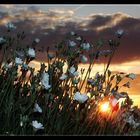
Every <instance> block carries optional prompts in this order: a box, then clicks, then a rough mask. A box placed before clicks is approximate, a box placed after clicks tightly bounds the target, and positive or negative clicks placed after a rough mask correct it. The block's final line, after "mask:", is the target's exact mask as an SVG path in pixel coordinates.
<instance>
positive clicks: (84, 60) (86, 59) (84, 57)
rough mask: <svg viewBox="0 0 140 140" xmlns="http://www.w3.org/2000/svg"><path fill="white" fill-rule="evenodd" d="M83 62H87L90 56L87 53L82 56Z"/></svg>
mask: <svg viewBox="0 0 140 140" xmlns="http://www.w3.org/2000/svg"><path fill="white" fill-rule="evenodd" d="M81 61H82V63H86V62H87V61H88V58H87V57H86V56H85V55H82V56H81Z"/></svg>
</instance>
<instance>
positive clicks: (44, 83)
mask: <svg viewBox="0 0 140 140" xmlns="http://www.w3.org/2000/svg"><path fill="white" fill-rule="evenodd" d="M41 84H42V86H43V87H44V88H45V89H46V90H48V89H49V88H51V85H49V74H48V73H46V72H43V74H42V79H41Z"/></svg>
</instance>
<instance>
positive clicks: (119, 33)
mask: <svg viewBox="0 0 140 140" xmlns="http://www.w3.org/2000/svg"><path fill="white" fill-rule="evenodd" d="M116 34H117V35H118V37H119V38H120V37H121V36H122V35H123V34H124V31H123V30H122V29H120V30H118V31H117V32H116Z"/></svg>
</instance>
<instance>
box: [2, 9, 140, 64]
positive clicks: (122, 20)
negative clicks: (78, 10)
mask: <svg viewBox="0 0 140 140" xmlns="http://www.w3.org/2000/svg"><path fill="white" fill-rule="evenodd" d="M72 16H73V12H72V11H47V12H44V11H40V10H39V9H36V8H34V7H30V8H29V11H26V10H23V9H21V10H19V11H18V12H17V13H16V14H14V15H13V16H11V15H10V14H8V13H7V12H0V17H1V19H2V20H5V19H6V20H7V21H12V22H14V23H15V24H16V26H17V28H18V31H19V30H20V31H21V30H23V31H25V33H26V34H27V36H28V37H27V40H26V43H27V42H31V41H32V40H33V39H34V38H36V37H37V38H40V39H41V42H40V46H41V47H42V48H44V49H46V48H47V47H48V46H51V45H52V44H54V42H57V41H61V40H62V39H64V37H65V36H66V34H67V33H68V32H70V31H74V32H77V33H78V34H81V35H82V36H83V37H85V38H86V39H87V40H88V41H92V42H93V43H94V41H96V40H97V39H100V38H105V39H111V38H113V37H114V35H115V32H116V31H117V30H118V29H123V30H124V31H125V35H124V37H123V38H122V40H121V45H120V46H119V48H118V50H117V52H116V54H115V56H114V59H113V63H123V62H128V61H133V60H137V59H140V47H139V45H140V39H139V37H140V19H138V18H133V17H130V16H128V15H126V14H124V13H116V14H112V15H106V16H105V15H90V16H89V17H87V18H85V19H81V21H80V22H79V21H77V20H76V19H73V18H72ZM2 20H1V22H0V23H3V22H2ZM0 28H3V29H4V27H3V25H2V24H1V27H0ZM1 31H2V30H1ZM2 34H3V32H0V35H2ZM38 48H39V46H38ZM40 54H41V53H40ZM44 56H45V55H42V54H41V55H39V57H38V60H42V59H44Z"/></svg>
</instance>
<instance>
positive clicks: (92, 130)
mask: <svg viewBox="0 0 140 140" xmlns="http://www.w3.org/2000/svg"><path fill="white" fill-rule="evenodd" d="M15 30H16V29H11V28H10V29H9V28H8V31H7V34H6V35H4V36H3V37H1V39H3V42H2V41H1V42H0V47H1V54H2V57H1V64H0V83H1V84H0V110H1V111H0V134H1V135H133V134H135V135H137V134H140V133H139V132H138V130H139V129H140V127H139V126H140V125H139V123H140V122H139V120H138V118H139V109H138V108H137V107H133V108H132V107H131V106H132V104H133V102H132V100H131V99H130V98H129V95H128V94H127V93H125V92H121V93H120V92H119V87H120V86H125V87H128V86H129V83H126V84H124V85H120V83H121V81H122V80H123V79H124V78H128V79H134V77H135V75H134V74H124V73H117V74H113V73H112V72H111V71H110V70H109V66H110V64H111V61H112V58H113V56H114V54H115V51H116V50H117V49H118V47H119V44H120V39H121V35H122V34H120V32H117V34H116V36H115V37H114V38H113V39H111V40H110V39H109V40H98V41H95V42H93V43H92V42H90V43H89V42H87V41H86V40H85V39H84V38H83V37H82V36H80V35H78V34H76V33H74V32H71V33H69V34H68V35H66V38H65V39H64V40H63V41H62V42H60V43H58V44H56V45H55V46H54V49H53V51H52V50H51V49H50V48H49V47H48V49H47V51H46V52H45V53H46V57H47V58H48V61H47V65H45V64H43V63H42V64H40V70H39V71H37V72H35V69H34V68H32V67H30V65H29V64H30V62H31V61H32V60H34V59H35V57H36V54H35V50H36V49H37V47H39V46H38V45H39V39H35V40H33V42H32V43H31V45H29V46H28V47H26V46H23V44H24V43H23V44H22V42H24V39H25V38H26V35H25V33H24V32H21V33H17V35H16V37H13V36H12V34H13V32H15ZM12 46H15V47H14V48H13V47H12ZM21 46H22V47H21ZM104 46H108V49H107V50H106V49H104V48H105V47H104ZM101 57H102V58H103V59H107V60H108V61H107V62H106V63H105V70H104V73H103V74H100V73H97V74H96V75H95V76H94V77H91V76H90V75H91V73H92V72H93V71H94V64H95V63H96V61H98V59H99V58H101ZM17 58H18V59H17ZM80 63H87V66H88V68H87V69H88V70H87V71H86V73H85V70H84V69H83V68H82V69H81V70H80V71H78V66H79V64H80ZM65 66H67V67H66V68H65ZM64 71H65V73H64ZM84 73H85V76H83V75H84ZM83 91H85V93H81V92H83ZM120 98H125V101H124V102H123V103H122V104H121V106H119V104H118V102H119V99H120ZM104 102H109V107H110V110H109V112H107V111H105V112H103V111H102V110H101V105H102V104H103V103H104ZM113 102H115V105H114V104H113ZM130 116H133V118H129V117H130ZM33 121H37V122H36V123H35V122H33Z"/></svg>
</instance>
